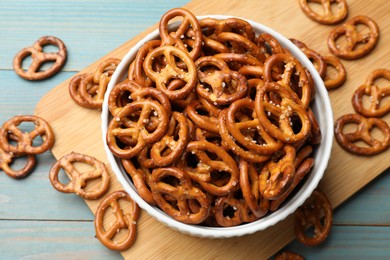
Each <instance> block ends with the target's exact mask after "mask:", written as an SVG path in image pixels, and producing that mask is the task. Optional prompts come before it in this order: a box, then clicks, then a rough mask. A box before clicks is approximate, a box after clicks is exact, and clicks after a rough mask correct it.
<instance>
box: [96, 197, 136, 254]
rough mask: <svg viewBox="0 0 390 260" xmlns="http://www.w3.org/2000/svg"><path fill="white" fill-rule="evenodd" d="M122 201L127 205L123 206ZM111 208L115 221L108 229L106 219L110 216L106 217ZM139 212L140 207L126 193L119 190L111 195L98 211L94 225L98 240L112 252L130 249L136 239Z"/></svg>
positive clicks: (103, 201)
mask: <svg viewBox="0 0 390 260" xmlns="http://www.w3.org/2000/svg"><path fill="white" fill-rule="evenodd" d="M120 201H124V202H125V203H123V205H122V206H121V204H120V203H119V202H120ZM110 207H111V208H112V212H113V216H114V220H113V221H111V225H110V226H109V227H106V226H107V225H106V224H105V218H107V217H108V216H107V217H105V215H107V214H106V212H107V210H108V209H109V208H110ZM139 211H140V210H139V207H138V205H137V204H136V203H135V202H134V201H133V200H132V199H131V198H130V196H129V195H128V194H127V193H126V192H125V191H123V190H118V191H115V192H113V193H111V194H109V195H108V196H107V197H106V198H105V199H104V200H102V201H101V202H100V204H99V207H98V209H97V210H96V216H95V221H94V224H95V232H96V237H97V239H99V241H100V242H102V244H103V245H105V246H106V247H108V248H109V249H111V250H117V251H124V250H126V249H128V248H130V247H131V246H132V245H133V243H134V241H135V238H136V232H137V230H136V228H137V222H136V221H137V220H138V217H139ZM122 230H125V231H123V232H122ZM116 237H117V238H116Z"/></svg>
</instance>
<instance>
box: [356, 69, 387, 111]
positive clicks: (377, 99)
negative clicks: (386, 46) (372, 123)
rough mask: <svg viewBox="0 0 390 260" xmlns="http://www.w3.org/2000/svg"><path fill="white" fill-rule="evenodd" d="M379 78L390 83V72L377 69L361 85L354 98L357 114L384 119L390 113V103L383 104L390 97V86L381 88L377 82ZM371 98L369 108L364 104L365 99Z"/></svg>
mask: <svg viewBox="0 0 390 260" xmlns="http://www.w3.org/2000/svg"><path fill="white" fill-rule="evenodd" d="M379 78H384V79H386V80H387V84H389V81H390V70H388V69H377V70H374V71H373V72H371V73H370V75H369V76H368V78H367V80H366V82H365V83H364V84H363V85H361V86H360V87H359V88H358V89H357V90H356V91H355V92H354V93H353V96H352V105H353V107H354V108H355V110H356V112H358V113H359V114H361V115H363V116H367V117H382V116H384V115H386V114H387V113H389V112H390V101H389V100H387V101H385V102H382V99H386V98H387V97H388V96H389V95H390V84H389V85H387V86H385V87H379V86H378V85H376V84H375V81H376V80H377V79H379ZM364 96H369V99H368V100H369V103H370V104H369V106H368V107H367V106H365V105H364V104H363V97H364Z"/></svg>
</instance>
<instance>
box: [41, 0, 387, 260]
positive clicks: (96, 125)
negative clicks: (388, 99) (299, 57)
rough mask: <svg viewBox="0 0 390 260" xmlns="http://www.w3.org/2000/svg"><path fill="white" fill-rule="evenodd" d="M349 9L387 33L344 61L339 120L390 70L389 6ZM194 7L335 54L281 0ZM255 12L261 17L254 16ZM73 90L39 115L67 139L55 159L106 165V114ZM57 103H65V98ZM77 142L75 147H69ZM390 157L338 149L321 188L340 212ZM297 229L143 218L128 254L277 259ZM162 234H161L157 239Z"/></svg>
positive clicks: (49, 101)
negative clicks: (237, 233)
mask: <svg viewBox="0 0 390 260" xmlns="http://www.w3.org/2000/svg"><path fill="white" fill-rule="evenodd" d="M349 5H350V7H351V8H350V14H349V17H353V16H354V15H357V14H366V15H369V16H372V17H375V18H376V21H377V22H378V24H379V26H380V28H381V39H380V42H379V44H378V46H377V47H376V48H375V50H374V51H373V52H372V53H371V54H370V55H369V56H368V57H365V58H363V59H360V60H358V61H354V62H344V64H345V66H346V68H347V71H348V81H347V83H346V84H345V85H344V86H343V87H342V88H341V89H338V90H335V91H332V92H331V93H330V97H331V100H332V106H333V109H334V116H335V118H337V117H338V116H340V115H341V114H344V113H349V112H352V111H353V110H352V106H351V104H350V102H349V99H350V98H348V99H347V100H348V102H346V97H350V96H351V93H352V92H353V91H354V89H355V88H356V87H357V86H359V85H360V84H361V83H362V82H363V81H364V80H365V77H367V75H368V73H369V72H370V71H371V70H373V69H375V68H378V67H387V68H388V67H390V66H389V65H390V64H389V60H388V59H385V58H383V57H386V56H388V55H389V50H388V49H387V48H386V43H387V42H388V41H389V26H388V25H389V20H388V19H386V14H387V12H386V10H388V8H387V9H386V8H383V6H385V7H386V6H388V3H387V2H386V1H376V2H375V3H371V4H370V5H369V6H366V5H365V4H364V2H361V1H360V2H359V1H349ZM187 8H189V9H190V10H191V11H193V12H194V13H196V14H198V15H205V14H208V13H213V14H216V13H218V14H228V15H237V16H241V17H245V18H248V19H252V20H255V21H257V22H260V23H263V24H265V25H267V26H269V27H271V28H274V29H275V30H277V31H279V32H280V33H282V34H284V35H285V36H287V37H294V38H297V39H301V40H302V41H304V42H306V43H307V44H308V45H309V46H310V47H312V48H314V49H316V50H318V51H319V52H321V53H323V54H326V53H327V52H328V51H327V49H326V45H325V39H326V36H327V34H328V33H329V31H330V30H331V29H332V27H329V26H321V25H318V24H316V23H314V22H312V21H310V20H309V19H308V18H307V17H305V16H304V15H303V14H302V13H301V12H300V9H299V8H298V5H297V3H295V2H293V1H278V3H277V4H275V3H274V2H265V3H264V6H262V8H259V4H258V2H257V1H231V2H229V3H225V4H224V5H220V2H218V1H207V3H205V2H200V1H193V2H191V3H189V4H188V5H187ZM253 10H258V11H257V12H253ZM292 17H294V19H293V20H291V18H292ZM313 34H314V35H313ZM142 35H144V34H141V35H140V36H137V37H136V38H135V39H133V40H131V41H129V42H127V43H126V44H124V45H122V46H121V47H120V48H118V49H116V50H115V51H113V52H112V53H110V54H108V55H107V56H110V57H122V56H123V55H124V54H125V53H126V52H127V51H128V49H129V48H130V47H131V46H132V45H134V43H135V42H136V41H138V40H139V39H140V38H141V37H142ZM95 66H96V63H94V64H92V65H91V66H88V67H87V68H86V69H85V70H83V71H82V72H86V71H91V70H92V69H93V68H94V67H95ZM67 83H68V82H67V81H65V82H63V83H62V84H60V85H59V86H57V87H56V88H55V89H53V90H52V91H51V92H49V93H48V94H47V95H46V96H45V97H44V98H43V99H42V100H41V101H40V103H39V104H38V106H37V107H36V114H38V115H42V116H43V117H45V118H46V119H47V120H48V121H49V122H51V124H52V126H53V128H54V130H55V132H56V135H57V136H59V138H58V142H56V145H55V147H54V148H53V154H54V155H55V156H56V157H57V158H58V157H60V156H62V155H63V154H65V153H69V152H71V151H79V152H84V153H87V154H91V155H92V154H93V155H94V156H96V157H98V158H99V159H101V160H103V161H106V159H105V156H104V152H103V149H102V142H101V138H100V137H101V134H100V130H99V129H100V120H99V112H98V111H89V110H85V109H82V108H79V107H77V106H75V105H74V104H73V103H72V101H71V100H70V99H69V97H68V96H67V93H66V91H67ZM56 97H61V99H60V100H59V99H58V98H56ZM80 119H83V122H85V124H83V126H82V127H79V128H75V127H69V126H72V125H75V124H76V123H77V122H79V121H80ZM85 119H88V120H85ZM386 120H387V122H389V116H387V117H386ZM66 126H68V127H66ZM86 129H95V131H92V132H91V131H85V130H86ZM70 140H71V141H72V142H69V141H70ZM388 156H389V152H386V153H383V154H381V155H378V156H375V157H370V158H365V157H357V156H352V155H350V154H348V153H346V152H344V151H343V150H342V149H340V147H339V146H338V145H337V144H336V143H335V144H334V149H333V151H332V158H331V161H330V164H329V167H328V170H327V171H326V174H325V177H324V179H323V181H322V182H321V188H322V189H323V190H325V191H326V192H327V193H328V194H329V196H330V199H331V201H332V203H333V205H334V206H338V205H339V204H340V203H342V202H343V201H344V200H346V199H347V198H348V197H349V196H351V195H352V194H353V193H355V192H356V191H357V190H359V189H360V188H361V187H363V186H364V185H365V184H367V183H368V182H369V181H371V180H372V179H373V178H374V177H376V176H377V175H378V174H379V173H381V172H383V171H384V170H385V169H387V168H388V167H389V164H388V162H386V160H385V159H386V158H388ZM356 165H358V167H356ZM118 185H119V184H118V183H113V185H112V189H117V188H119V187H120V186H118ZM87 203H88V205H89V206H90V208H91V209H92V211H95V209H96V204H97V203H96V202H87ZM291 227H292V220H291V218H288V219H286V220H285V221H283V222H281V223H279V224H278V225H276V226H274V227H271V228H270V229H267V230H266V231H263V232H258V233H256V234H254V235H250V236H245V237H242V238H232V239H225V240H211V239H199V238H194V237H190V236H186V235H182V234H179V233H178V232H176V231H172V230H170V229H168V228H167V227H165V226H163V225H161V224H160V223H157V221H155V220H154V219H152V218H151V217H150V216H148V215H146V214H145V213H143V215H142V217H141V220H140V223H139V237H138V239H137V242H136V244H135V245H134V247H133V248H131V249H130V250H128V251H126V252H123V255H124V256H125V257H129V258H130V257H132V256H133V257H135V256H142V257H145V258H153V257H156V256H160V257H163V258H179V257H182V256H183V254H182V252H183V251H184V250H185V251H186V254H187V253H188V255H192V256H196V255H199V256H200V255H201V256H205V257H207V258H214V257H217V256H220V257H223V255H226V256H230V257H234V256H236V255H237V254H238V253H237V252H240V256H241V257H243V256H256V257H260V258H261V257H267V256H270V255H271V254H273V253H274V252H275V251H277V250H278V249H280V248H281V247H282V246H283V245H285V244H286V243H287V242H289V241H290V240H291V239H292V237H293V233H292V229H291ZM156 234H159V235H158V236H156ZM175 241H181V243H175V244H174V246H171V247H169V248H168V247H167V246H168V245H171V244H172V243H173V242H175ZM188 245H191V246H190V247H189V246H188ZM259 248H261V250H259ZM216 249H218V250H216Z"/></svg>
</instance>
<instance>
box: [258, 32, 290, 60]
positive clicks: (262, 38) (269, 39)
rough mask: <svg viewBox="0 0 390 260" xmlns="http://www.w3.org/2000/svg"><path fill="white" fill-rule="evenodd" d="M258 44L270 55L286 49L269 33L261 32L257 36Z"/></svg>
mask: <svg viewBox="0 0 390 260" xmlns="http://www.w3.org/2000/svg"><path fill="white" fill-rule="evenodd" d="M256 44H257V46H259V48H260V49H261V51H262V52H263V53H267V54H268V55H266V56H269V55H272V54H278V53H284V52H285V51H284V49H283V47H282V45H280V43H279V42H278V40H276V39H275V38H274V37H273V36H272V35H271V34H269V33H261V34H259V36H257V38H256ZM268 47H269V48H268Z"/></svg>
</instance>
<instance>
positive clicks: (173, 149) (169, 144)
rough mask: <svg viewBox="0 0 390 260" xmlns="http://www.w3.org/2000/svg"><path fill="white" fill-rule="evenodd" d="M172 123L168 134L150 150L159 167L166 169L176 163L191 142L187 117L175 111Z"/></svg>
mask: <svg viewBox="0 0 390 260" xmlns="http://www.w3.org/2000/svg"><path fill="white" fill-rule="evenodd" d="M171 122H172V124H171V125H170V126H169V129H168V132H167V134H166V135H165V136H163V137H162V138H161V140H160V141H157V142H156V143H154V144H153V146H152V148H151V150H150V156H151V158H152V160H153V161H154V163H155V165H156V166H158V167H164V166H167V165H170V164H172V163H173V162H174V161H176V160H177V159H178V158H179V157H180V155H181V154H182V153H183V151H184V149H185V148H186V147H187V144H188V142H189V129H188V121H187V119H186V117H185V116H184V115H183V114H182V113H179V112H176V111H175V112H173V113H172V117H171Z"/></svg>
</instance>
